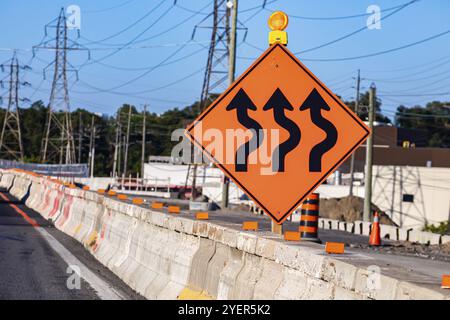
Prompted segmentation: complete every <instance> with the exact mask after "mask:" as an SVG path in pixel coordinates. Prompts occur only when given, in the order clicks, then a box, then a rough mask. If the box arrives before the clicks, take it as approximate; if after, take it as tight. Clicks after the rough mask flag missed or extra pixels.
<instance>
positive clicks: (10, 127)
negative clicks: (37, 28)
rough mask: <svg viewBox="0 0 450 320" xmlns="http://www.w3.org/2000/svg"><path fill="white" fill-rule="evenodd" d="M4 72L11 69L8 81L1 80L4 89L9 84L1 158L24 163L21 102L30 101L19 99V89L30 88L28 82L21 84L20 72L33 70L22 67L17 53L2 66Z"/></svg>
mask: <svg viewBox="0 0 450 320" xmlns="http://www.w3.org/2000/svg"><path fill="white" fill-rule="evenodd" d="M0 68H1V70H2V72H4V71H5V68H7V69H9V75H8V77H7V79H8V80H7V81H4V80H1V81H0V85H1V86H2V87H3V86H4V82H7V83H8V88H9V90H8V106H7V107H6V111H5V118H4V121H3V127H2V132H1V136H0V158H2V159H8V160H16V161H20V162H23V144H22V133H21V130H20V115H19V101H27V100H28V99H21V98H19V87H20V86H29V85H30V84H29V83H28V82H21V81H20V77H19V70H20V69H22V70H26V69H31V68H30V67H29V66H20V65H19V61H18V60H17V57H16V53H15V52H14V55H13V57H12V58H11V60H9V61H8V62H6V63H3V64H1V65H0Z"/></svg>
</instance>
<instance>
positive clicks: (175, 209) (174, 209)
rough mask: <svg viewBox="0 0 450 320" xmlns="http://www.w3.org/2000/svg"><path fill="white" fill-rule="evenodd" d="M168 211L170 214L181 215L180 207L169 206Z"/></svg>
mask: <svg viewBox="0 0 450 320" xmlns="http://www.w3.org/2000/svg"><path fill="white" fill-rule="evenodd" d="M168 211H169V213H180V207H178V206H169V208H168Z"/></svg>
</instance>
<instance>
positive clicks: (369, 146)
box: [363, 83, 377, 222]
mask: <svg viewBox="0 0 450 320" xmlns="http://www.w3.org/2000/svg"><path fill="white" fill-rule="evenodd" d="M376 94H377V93H376V86H375V83H372V84H371V85H370V90H369V128H370V130H371V134H370V135H369V138H368V139H367V141H366V173H365V182H364V189H365V193H364V214H363V220H364V221H366V222H369V221H370V214H371V212H370V211H371V206H372V160H373V154H372V152H373V135H374V130H373V121H374V118H375V103H376Z"/></svg>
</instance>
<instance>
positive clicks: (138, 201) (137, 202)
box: [132, 198, 144, 204]
mask: <svg viewBox="0 0 450 320" xmlns="http://www.w3.org/2000/svg"><path fill="white" fill-rule="evenodd" d="M132 202H133V204H143V203H144V199H142V198H133V200H132Z"/></svg>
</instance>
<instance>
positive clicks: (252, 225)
mask: <svg viewBox="0 0 450 320" xmlns="http://www.w3.org/2000/svg"><path fill="white" fill-rule="evenodd" d="M242 230H245V231H258V222H256V221H244V222H243V223H242Z"/></svg>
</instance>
